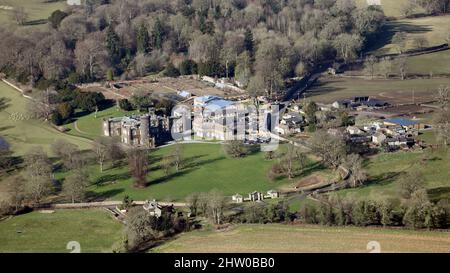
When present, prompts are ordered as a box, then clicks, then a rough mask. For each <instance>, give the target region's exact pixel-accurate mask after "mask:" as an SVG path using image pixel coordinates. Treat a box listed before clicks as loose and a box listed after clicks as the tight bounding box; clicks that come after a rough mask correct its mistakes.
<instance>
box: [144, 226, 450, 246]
mask: <svg viewBox="0 0 450 273" xmlns="http://www.w3.org/2000/svg"><path fill="white" fill-rule="evenodd" d="M371 241H376V242H379V243H380V248H381V249H380V251H381V252H450V233H448V232H437V231H434V232H432V231H412V230H399V229H381V228H357V227H322V226H309V225H306V226H290V225H279V224H267V225H238V226H236V227H234V228H231V229H229V230H227V231H221V232H216V231H210V230H209V231H208V230H207V231H193V232H189V233H185V234H182V235H181V236H179V237H178V238H177V239H175V240H172V241H170V242H168V243H166V244H163V245H161V246H159V247H157V248H155V249H153V252H175V253H186V252H187V253H189V252H201V253H215V252H217V253H222V252H232V253H236V252H238V253H255V252H261V253H276V252H283V253H301V252H360V253H368V252H369V250H367V244H368V243H369V242H371Z"/></svg>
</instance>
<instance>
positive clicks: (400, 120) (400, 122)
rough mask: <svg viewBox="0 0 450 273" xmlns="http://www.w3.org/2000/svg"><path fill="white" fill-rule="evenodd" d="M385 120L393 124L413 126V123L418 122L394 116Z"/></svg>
mask: <svg viewBox="0 0 450 273" xmlns="http://www.w3.org/2000/svg"><path fill="white" fill-rule="evenodd" d="M384 122H388V123H393V124H397V125H400V126H411V125H416V124H418V122H416V121H413V120H410V119H404V118H392V119H387V120H385V121H384Z"/></svg>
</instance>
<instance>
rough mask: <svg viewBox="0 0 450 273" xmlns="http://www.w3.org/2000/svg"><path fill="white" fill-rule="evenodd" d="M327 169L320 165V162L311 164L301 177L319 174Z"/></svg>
mask: <svg viewBox="0 0 450 273" xmlns="http://www.w3.org/2000/svg"><path fill="white" fill-rule="evenodd" d="M326 169H327V168H326V167H325V166H324V165H323V164H322V163H321V162H314V163H312V164H309V165H308V166H306V167H305V168H304V169H303V171H302V173H301V175H302V176H303V177H306V176H309V175H311V174H313V173H315V172H320V171H323V170H326Z"/></svg>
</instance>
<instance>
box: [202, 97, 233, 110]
mask: <svg viewBox="0 0 450 273" xmlns="http://www.w3.org/2000/svg"><path fill="white" fill-rule="evenodd" d="M233 104H234V102H233V101H229V100H224V99H215V100H211V101H209V102H208V103H207V104H206V106H205V108H207V109H208V110H218V109H223V108H226V107H228V106H231V105H233Z"/></svg>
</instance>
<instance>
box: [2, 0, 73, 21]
mask: <svg viewBox="0 0 450 273" xmlns="http://www.w3.org/2000/svg"><path fill="white" fill-rule="evenodd" d="M66 6H67V4H66V1H65V0H60V1H48V0H0V7H1V8H0V23H2V24H11V25H14V24H16V22H14V20H13V18H12V11H11V10H9V9H8V8H6V9H5V7H23V8H24V9H25V12H26V13H27V14H28V22H27V25H30V26H31V25H40V24H45V23H46V22H47V18H48V17H49V16H50V14H51V13H52V12H53V11H55V10H57V9H60V10H63V9H64V8H65V7H66Z"/></svg>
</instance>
